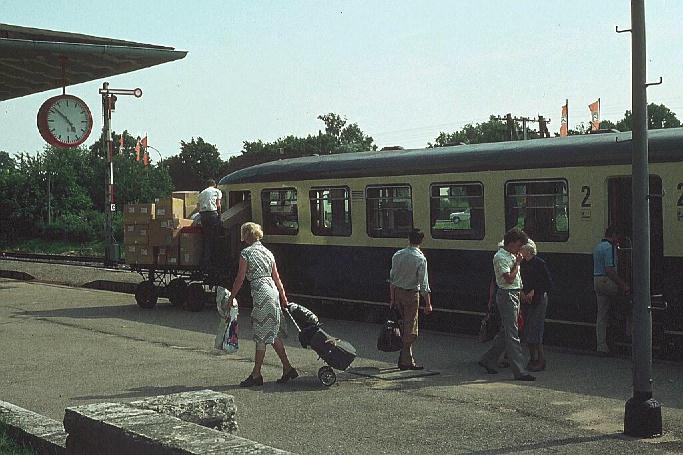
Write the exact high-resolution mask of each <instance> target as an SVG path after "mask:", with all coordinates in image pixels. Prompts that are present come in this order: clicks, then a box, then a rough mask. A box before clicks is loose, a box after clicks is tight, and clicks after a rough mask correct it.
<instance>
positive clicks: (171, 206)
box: [154, 197, 185, 220]
mask: <svg viewBox="0 0 683 455" xmlns="http://www.w3.org/2000/svg"><path fill="white" fill-rule="evenodd" d="M184 207H185V203H184V202H183V200H182V199H177V198H173V197H167V198H162V199H158V200H157V202H156V208H155V211H154V213H155V216H154V217H155V219H158V220H172V219H173V218H183V215H184V213H183V211H184Z"/></svg>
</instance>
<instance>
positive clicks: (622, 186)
mask: <svg viewBox="0 0 683 455" xmlns="http://www.w3.org/2000/svg"><path fill="white" fill-rule="evenodd" d="M649 194H650V292H651V294H652V295H653V296H655V295H660V294H661V292H662V285H663V280H664V223H663V218H662V198H661V197H660V196H659V195H661V194H662V179H661V178H660V177H658V176H656V175H651V176H650V189H649ZM607 197H608V222H609V224H610V225H613V226H617V227H618V228H619V229H620V230H621V231H622V234H623V235H624V239H623V240H622V241H621V242H620V245H619V248H618V249H617V256H618V272H619V275H620V276H621V277H622V278H624V279H625V280H626V281H627V282H628V283H629V284H630V283H632V279H633V277H632V268H631V252H632V250H633V248H638V245H632V243H631V238H632V237H633V223H634V220H633V210H632V200H633V194H632V185H631V177H612V178H610V179H608V184H607ZM635 222H637V220H635ZM656 301H657V299H656V298H653V301H652V307H653V310H657V309H659V307H658V306H657V303H656ZM623 310H624V311H622V313H623V314H622V315H619V316H622V317H621V318H620V317H617V320H619V319H621V320H622V321H626V322H625V324H626V327H622V328H623V329H624V330H623V331H622V333H623V335H624V336H623V337H622V336H617V337H616V338H617V339H619V338H624V340H623V342H621V343H619V342H618V343H617V344H622V345H624V346H630V342H629V340H628V337H629V335H630V334H629V332H630V330H629V327H630V323H629V322H628V321H630V317H631V314H630V313H631V310H632V308H631V306H630V305H629V306H627V307H625V308H623ZM663 313H664V312H663V311H653V314H652V321H653V333H652V335H653V339H652V341H653V349H655V350H659V349H662V348H663V347H664V323H665V321H664V314H663Z"/></svg>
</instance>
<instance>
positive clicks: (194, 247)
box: [180, 229, 202, 266]
mask: <svg viewBox="0 0 683 455" xmlns="http://www.w3.org/2000/svg"><path fill="white" fill-rule="evenodd" d="M201 259H202V233H201V230H199V229H196V230H195V229H193V230H191V231H187V230H185V231H183V232H181V233H180V265H189V266H197V265H199V262H200V261H201Z"/></svg>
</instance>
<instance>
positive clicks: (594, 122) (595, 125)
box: [588, 98, 600, 131]
mask: <svg viewBox="0 0 683 455" xmlns="http://www.w3.org/2000/svg"><path fill="white" fill-rule="evenodd" d="M588 109H590V111H591V130H592V131H597V130H599V129H600V98H598V100H597V101H596V102H595V103H591V104H589V105H588Z"/></svg>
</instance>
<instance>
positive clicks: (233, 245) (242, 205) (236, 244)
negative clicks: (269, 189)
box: [221, 191, 252, 282]
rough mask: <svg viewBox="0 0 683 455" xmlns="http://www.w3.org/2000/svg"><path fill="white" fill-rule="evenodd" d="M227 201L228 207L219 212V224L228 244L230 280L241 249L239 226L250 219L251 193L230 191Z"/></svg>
mask: <svg viewBox="0 0 683 455" xmlns="http://www.w3.org/2000/svg"><path fill="white" fill-rule="evenodd" d="M227 202H228V209H227V210H226V211H225V212H223V213H222V214H221V226H222V227H223V233H224V235H225V236H226V242H227V246H228V251H227V253H226V254H227V258H226V259H227V261H226V262H227V263H228V264H229V266H230V272H229V278H230V280H232V279H233V278H234V277H235V273H236V272H237V264H238V262H239V255H240V251H241V248H240V246H241V238H240V227H241V226H242V224H244V223H246V222H247V221H251V219H252V218H251V193H250V192H249V191H230V192H229V193H228V201H227ZM231 282H232V281H231Z"/></svg>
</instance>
